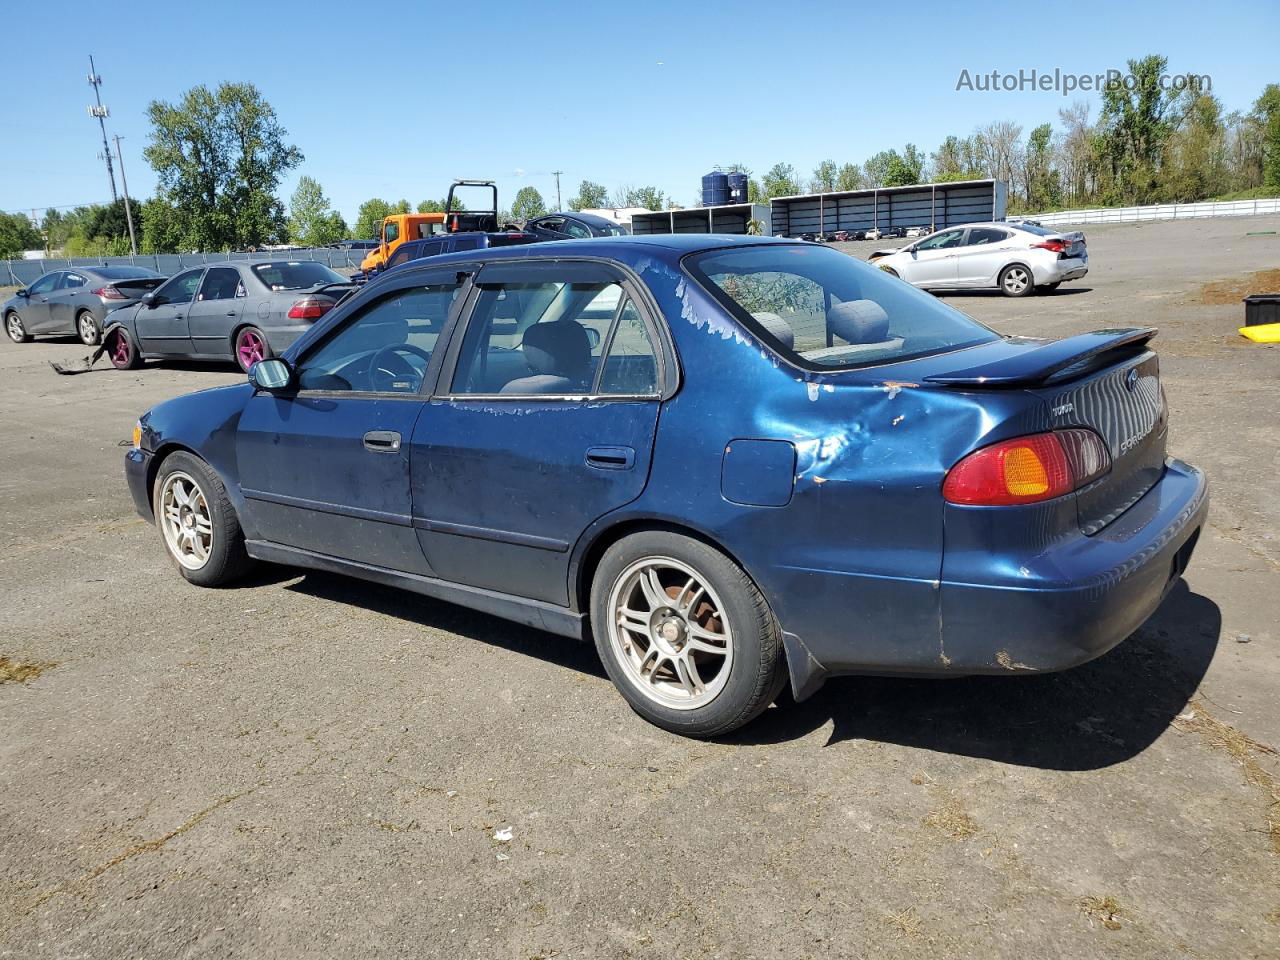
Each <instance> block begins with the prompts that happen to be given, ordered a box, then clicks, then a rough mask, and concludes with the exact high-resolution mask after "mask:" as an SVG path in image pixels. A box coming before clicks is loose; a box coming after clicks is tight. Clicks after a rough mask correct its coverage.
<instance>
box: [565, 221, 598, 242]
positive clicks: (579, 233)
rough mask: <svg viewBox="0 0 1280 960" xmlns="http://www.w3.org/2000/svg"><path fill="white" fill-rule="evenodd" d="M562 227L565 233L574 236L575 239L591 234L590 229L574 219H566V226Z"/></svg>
mask: <svg viewBox="0 0 1280 960" xmlns="http://www.w3.org/2000/svg"><path fill="white" fill-rule="evenodd" d="M560 229H561V230H563V231H564V232H565V233H567V234H568V235H569V236H571V237H573V238H574V239H575V240H576V239H581V238H583V237H589V236H591V231H590V230H588V229H587V228H586V227H584V226H583V225H582V224H580V223H576V222H575V221H573V220H566V221H565V222H564V226H562V227H561V228H560Z"/></svg>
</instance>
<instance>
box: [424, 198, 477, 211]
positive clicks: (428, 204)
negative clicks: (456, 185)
mask: <svg viewBox="0 0 1280 960" xmlns="http://www.w3.org/2000/svg"><path fill="white" fill-rule="evenodd" d="M448 199H449V198H448V197H445V199H444V200H423V201H422V202H421V203H420V204H418V212H419V213H444V205H445V201H446V200H448ZM453 209H454V212H455V213H456V212H457V211H459V210H466V209H467V206H466V204H464V203H463V202H462V201H461V200H459V199H458V197H457V195H456V194H455V195H454V198H453Z"/></svg>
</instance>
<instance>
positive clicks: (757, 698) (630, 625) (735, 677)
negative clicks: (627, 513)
mask: <svg viewBox="0 0 1280 960" xmlns="http://www.w3.org/2000/svg"><path fill="white" fill-rule="evenodd" d="M591 615H592V629H593V631H594V633H595V641H596V649H597V651H598V652H599V654H600V659H601V661H602V662H603V663H604V666H605V669H606V670H607V671H608V673H609V677H610V679H612V680H613V682H614V685H615V686H617V688H618V690H619V691H620V692H621V693H622V695H623V696H624V697H626V699H627V701H628V703H630V704H631V707H632V709H634V710H635V711H636V712H637V713H639V714H640V715H641V716H642V717H644V718H645V719H646V720H648V721H650V722H651V723H654V724H656V725H658V726H660V727H663V728H664V729H667V730H670V731H672V732H674V733H680V734H684V735H686V736H694V737H711V736H717V735H719V734H723V733H728V732H729V731H731V730H734V729H736V728H738V727H740V726H742V725H743V724H745V723H747V722H749V721H750V720H752V719H753V718H754V717H756V716H757V715H758V714H759V713H760V712H761V711H763V710H764V709H765V708H766V707H767V706H768V705H769V704H770V703H771V702H772V701H773V699H774V698H775V697H776V696H777V695H778V693H779V692H780V690H781V689H782V685H783V683H784V682H785V680H786V670H785V669H784V664H783V659H782V634H781V631H780V629H779V628H778V624H777V621H776V620H775V618H774V616H773V613H772V612H771V611H770V610H769V606H768V604H767V603H766V602H765V600H764V597H763V596H761V594H760V592H759V590H757V589H756V586H755V584H754V583H752V581H751V579H750V578H749V577H748V576H747V575H746V573H744V572H743V571H742V569H741V568H739V567H738V566H737V564H735V563H734V562H733V561H732V560H730V559H729V558H728V557H726V556H725V555H724V554H722V553H720V552H719V551H718V550H716V549H714V548H713V547H711V546H709V545H707V544H705V543H702V542H700V541H698V540H693V539H690V538H688V537H683V536H680V535H677V534H674V533H669V532H666V531H647V532H644V533H637V534H633V535H631V536H629V537H626V538H624V539H622V540H620V541H619V542H618V543H616V544H614V545H613V546H612V547H610V548H609V549H608V550H607V551H606V552H605V555H604V557H603V558H601V561H600V565H599V567H598V568H597V570H596V575H595V580H594V582H593V583H592V588H591Z"/></svg>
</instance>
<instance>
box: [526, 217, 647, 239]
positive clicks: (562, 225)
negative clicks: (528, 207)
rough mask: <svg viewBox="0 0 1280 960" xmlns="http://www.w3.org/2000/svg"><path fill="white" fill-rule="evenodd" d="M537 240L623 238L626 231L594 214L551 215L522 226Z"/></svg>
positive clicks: (536, 218)
mask: <svg viewBox="0 0 1280 960" xmlns="http://www.w3.org/2000/svg"><path fill="white" fill-rule="evenodd" d="M524 229H525V230H526V231H528V232H529V233H532V234H535V235H536V236H537V237H538V239H539V240H582V239H585V238H587V237H625V236H626V235H627V231H626V230H624V229H622V227H620V226H618V224H616V223H614V222H613V221H612V220H606V219H605V218H604V217H600V216H596V215H595V214H594V213H577V212H570V213H551V214H548V215H547V216H545V217H535V218H534V219H532V220H530V221H529V222H528V223H526V224H525V225H524Z"/></svg>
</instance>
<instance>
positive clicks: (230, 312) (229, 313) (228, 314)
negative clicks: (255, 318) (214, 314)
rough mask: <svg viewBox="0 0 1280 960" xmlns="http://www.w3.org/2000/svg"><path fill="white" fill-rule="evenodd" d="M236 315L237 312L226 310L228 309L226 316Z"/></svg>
mask: <svg viewBox="0 0 1280 960" xmlns="http://www.w3.org/2000/svg"><path fill="white" fill-rule="evenodd" d="M237 315H238V314H237V313H236V312H235V311H234V310H228V311H227V316H228V317H234V316H237Z"/></svg>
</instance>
